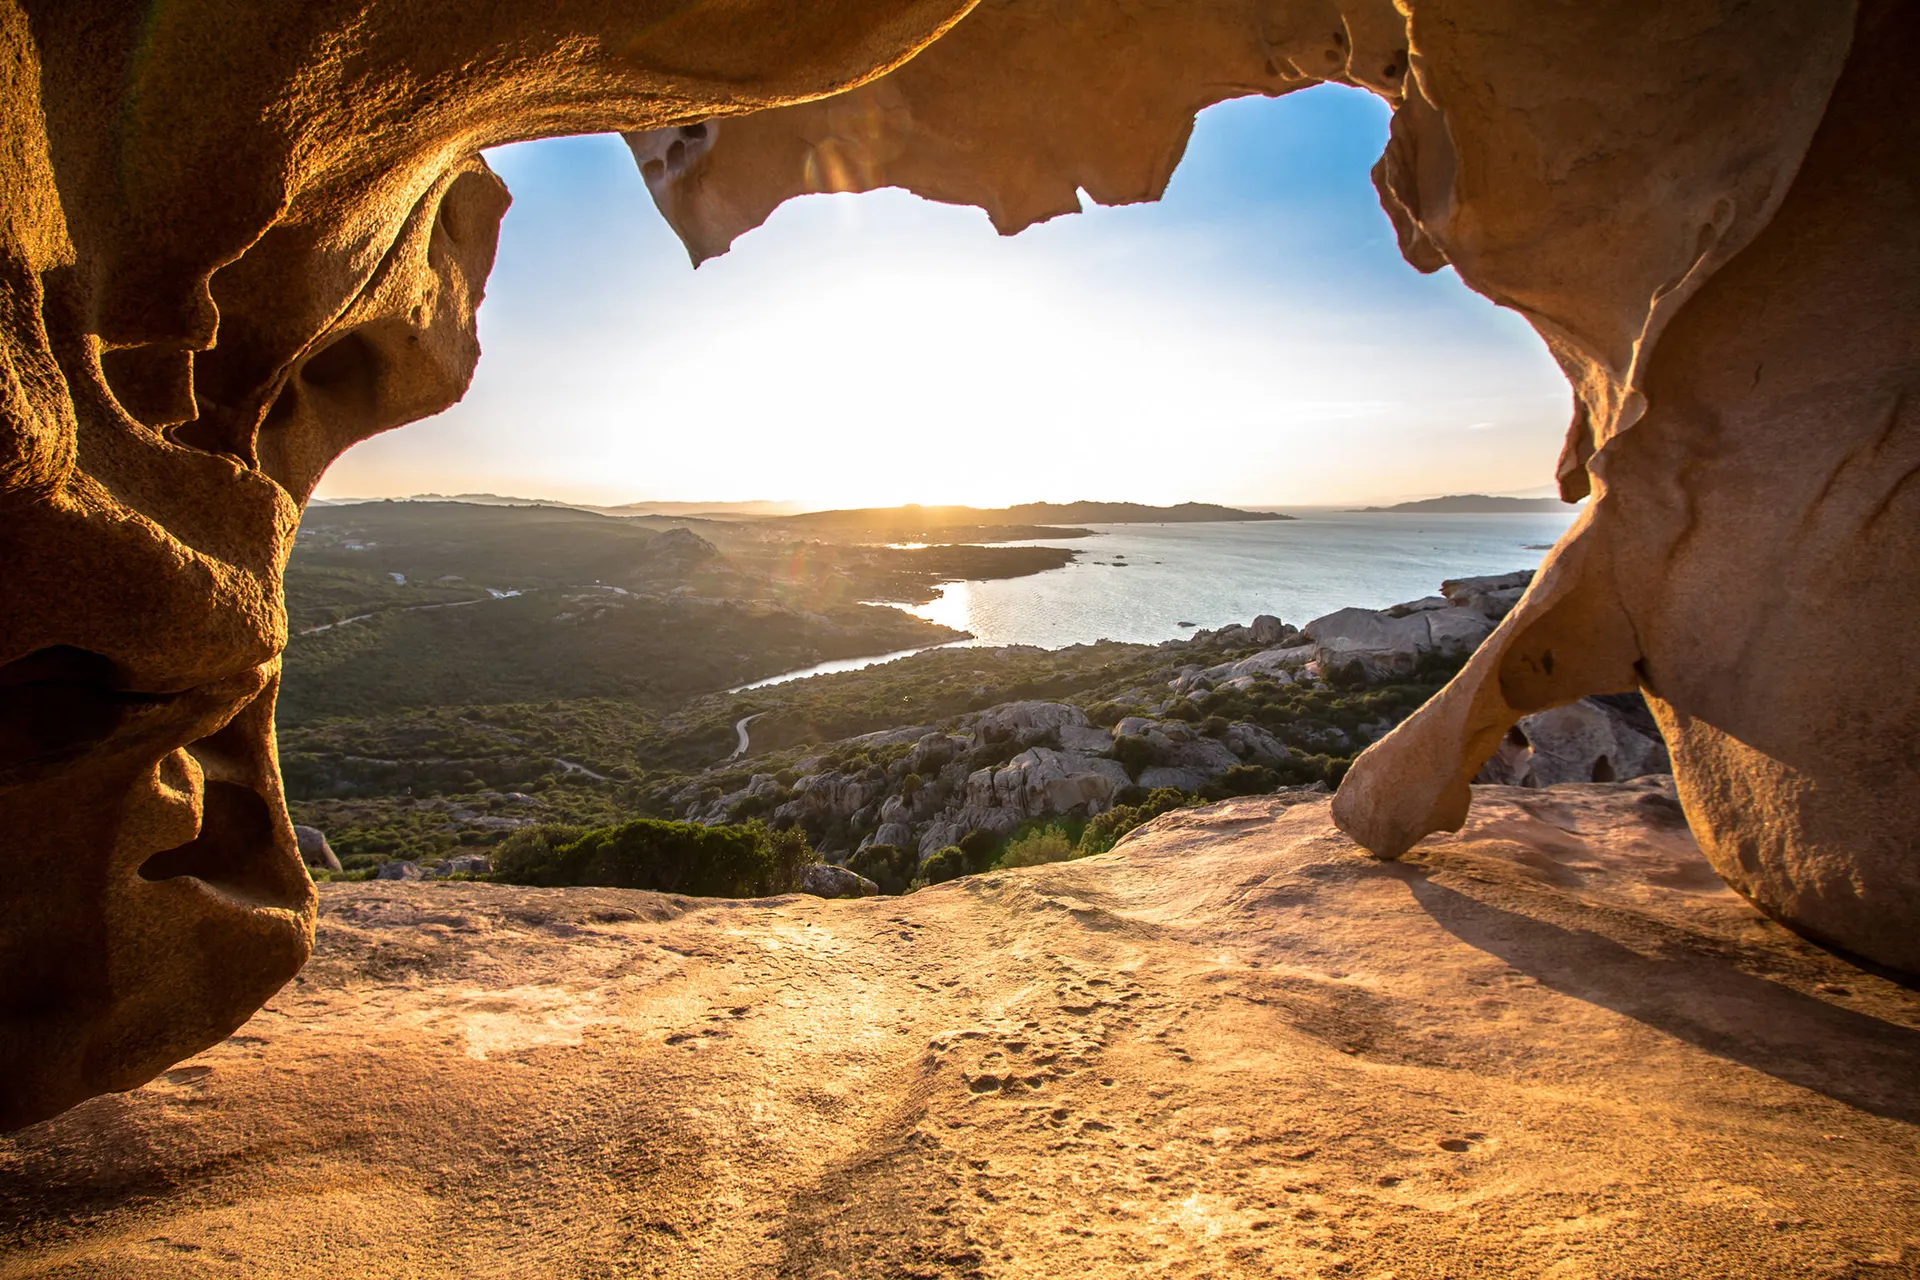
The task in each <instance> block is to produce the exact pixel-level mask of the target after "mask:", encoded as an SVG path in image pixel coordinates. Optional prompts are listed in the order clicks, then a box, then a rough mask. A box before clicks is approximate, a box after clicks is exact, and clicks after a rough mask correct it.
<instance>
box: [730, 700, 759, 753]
mask: <svg viewBox="0 0 1920 1280" xmlns="http://www.w3.org/2000/svg"><path fill="white" fill-rule="evenodd" d="M765 714H767V713H766V712H764V711H756V712H754V713H753V714H752V715H750V716H742V717H741V718H740V719H738V720H736V721H734V722H733V731H734V732H735V733H737V734H739V735H740V745H739V746H737V747H735V748H734V749H733V754H732V755H730V756H728V757H727V759H729V760H738V759H739V758H740V757H741V756H743V755H745V754H747V726H748V725H750V724H752V723H753V722H754V721H755V720H758V719H759V718H760V717H761V716H763V715H765Z"/></svg>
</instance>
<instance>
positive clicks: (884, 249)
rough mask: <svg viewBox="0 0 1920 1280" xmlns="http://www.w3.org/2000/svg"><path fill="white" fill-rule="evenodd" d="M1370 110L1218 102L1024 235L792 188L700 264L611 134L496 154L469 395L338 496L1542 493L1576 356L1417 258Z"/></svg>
mask: <svg viewBox="0 0 1920 1280" xmlns="http://www.w3.org/2000/svg"><path fill="white" fill-rule="evenodd" d="M1387 117H1388V112H1387V108H1386V106H1385V105H1384V104H1383V103H1381V102H1379V101H1378V100H1377V99H1375V98H1373V97H1372V96H1371V95H1368V94H1364V93H1361V92H1358V91H1354V90H1345V89H1340V88H1336V87H1333V86H1323V87H1321V88H1318V89H1313V90H1307V91H1303V92H1300V93H1296V94H1292V95H1289V96H1287V97H1285V98H1281V99H1278V100H1267V99H1259V98H1250V99H1241V100H1238V101H1235V102H1231V103H1224V104H1222V105H1220V106H1218V107H1215V108H1213V109H1211V110H1209V111H1207V112H1205V113H1203V114H1202V116H1201V117H1200V120H1199V122H1198V124H1197V125H1196V128H1195V131H1194V135H1193V139H1192V142H1191V144H1190V145H1189V147H1188V151H1187V155H1186V158H1185V159H1184V161H1183V162H1182V164H1181V166H1180V168H1179V170H1178V171H1177V172H1176V174H1175V176H1174V179H1173V182H1172V185H1171V187H1170V189H1169V191H1168V193H1167V196H1166V198H1165V199H1164V200H1163V201H1162V202H1160V203H1158V204H1150V205H1133V206H1126V207H1121V208H1112V209H1105V208H1098V207H1089V208H1088V209H1087V211H1085V212H1083V213H1081V214H1078V215H1072V216H1068V217H1063V218H1058V219H1055V220H1054V221H1052V222H1049V223H1046V224H1043V225H1041V226H1038V227H1034V228H1031V229H1030V230H1028V231H1026V232H1024V233H1022V234H1021V235H1019V236H1016V237H1012V238H1005V239H1003V238H1000V237H997V236H995V235H994V234H993V232H992V230H991V229H990V228H989V226H988V225H987V222H986V218H985V215H984V214H982V213H981V212H980V211H979V210H976V209H968V208H957V207H952V206H945V205H937V204H933V203H930V202H926V201H922V200H919V199H917V198H915V197H913V196H910V195H908V194H906V193H904V192H900V191H881V192H873V193H869V194H865V195H828V196H809V197H806V198H803V199H800V200H796V201H793V202H791V203H789V204H788V205H786V206H784V207H783V208H781V209H779V210H777V211H776V212H775V213H774V215H773V217H772V218H771V219H770V220H769V222H768V224H767V225H766V226H765V227H762V228H760V229H759V230H756V231H753V232H750V233H748V234H747V235H745V236H743V237H742V238H741V239H740V241H739V242H738V243H737V244H736V245H735V247H734V249H733V251H732V252H731V253H730V254H728V255H726V256H725V257H723V258H720V259H717V260H715V261H712V262H710V263H708V264H706V265H705V266H703V267H701V268H700V269H699V270H698V271H695V270H693V269H692V268H691V267H690V266H689V265H688V263H687V258H686V254H685V251H684V250H683V249H682V248H681V246H680V244H679V242H678V241H677V240H676V239H675V238H674V237H673V235H672V233H671V231H670V230H669V229H668V228H667V227H666V225H665V223H664V221H663V220H662V219H661V218H660V217H659V215H658V214H657V213H656V212H655V210H654V208H653V206H652V203H651V200H650V199H649V197H648V195H647V192H646V189H645V187H644V185H643V184H642V183H641V181H640V178H639V175H638V173H637V172H636V171H635V170H634V166H633V163H632V159H631V157H630V155H629V154H628V151H627V148H626V147H625V146H624V144H622V143H621V142H620V141H619V140H618V139H617V138H613V137H610V136H599V137H586V138H569V139H557V140H553V141H548V142H539V143H527V144H521V145H519V146H513V147H505V148H500V149H496V150H494V151H492V152H489V153H488V159H489V161H490V162H491V163H492V164H493V165H494V167H495V168H496V169H497V170H498V171H499V172H500V174H501V176H502V177H503V178H504V179H505V180H506V182H507V184H508V186H509V187H510V188H511V189H512V191H513V193H514V197H515V205H514V207H513V209H512V210H511V211H509V213H508V215H507V219H506V223H505V225H504V227H503V229H502V235H501V243H500V253H499V259H498V263H497V266H496V269H495V271H494V274H493V278H492V281H491V282H490V284H489V286H488V296H487V301H486V302H485V304H484V305H483V307H482V308H481V312H480V337H481V342H482V345H483V348H484V349H485V355H484V356H483V357H482V359H481V363H480V370H479V373H478V375H477V377H476V379H475V382H474V385H473V388H472V390H471V392H470V393H469V395H468V396H467V398H466V399H465V400H464V401H463V402H462V403H461V404H459V405H456V406H455V407H454V408H452V409H451V410H449V411H447V412H446V413H444V414H441V415H439V416H438V417H437V418H434V419H431V420H428V421H426V422H422V423H417V424H415V425H413V426H410V427H407V428H405V429H403V430H401V431H398V432H391V433H388V434H386V435H384V436H380V437H376V438H375V439H374V440H372V441H369V442H367V443H365V444H363V445H360V446H358V447H356V448H355V449H353V450H352V451H350V452H349V453H348V454H347V455H346V456H345V457H344V458H343V459H342V460H341V461H340V462H338V463H337V464H336V465H335V466H334V468H333V470H332V471H331V472H330V473H329V474H328V475H327V477H326V478H325V480H324V481H323V482H322V484H321V486H320V489H319V493H320V495H321V496H323V497H328V498H346V497H359V498H381V497H399V496H408V495H412V494H416V493H422V492H438V493H459V492H472V493H485V492H492V493H499V494H506V495H514V496H530V497H531V496H537V497H539V498H542V499H546V500H550V501H558V502H571V503H581V504H588V505H600V506H606V505H622V504H626V503H632V502H647V501H656V502H662V501H674V502H688V501H691V502H699V503H715V504H718V503H731V502H741V501H753V500H768V499H767V498H766V495H768V494H777V495H780V497H778V498H776V499H773V500H775V501H792V502H795V503H798V504H800V505H802V506H805V507H808V508H810V509H823V508H836V507H858V506H891V505H897V504H899V503H903V502H920V503H923V504H926V505H934V504H960V505H972V506H989V507H998V506H1007V505H1011V504H1015V503H1020V502H1029V501H1076V500H1082V499H1087V498H1089V496H1090V495H1094V497H1093V500H1099V501H1134V502H1146V503H1152V504H1155V505H1168V504H1171V503H1175V502H1181V501H1202V502H1219V503H1224V504H1227V505H1232V506H1241V507H1285V506H1290V505H1291V506H1307V505H1313V506H1336V507H1337V506H1347V505H1370V504H1386V503H1391V502H1399V501H1405V500H1409V499H1415V498H1423V497H1434V496H1440V495H1445V494H1453V493H1490V494H1518V493H1527V494H1532V493H1544V492H1548V491H1550V482H1551V479H1552V472H1553V464H1554V459H1555V456H1556V454H1557V452H1558V450H1559V446H1560V440H1561V437H1562V435H1563V434H1564V431H1565V427H1566V423H1567V420H1568V415H1569V412H1570V404H1571V401H1570V395H1569V392H1568V389H1567V386H1566V383H1565V380H1564V378H1563V377H1562V376H1561V374H1560V372H1559V370H1558V368H1557V366H1555V364H1554V362H1553V360H1552V358H1551V357H1550V356H1549V355H1548V353H1547V351H1546V348H1545V346H1544V344H1543V343H1542V342H1541V341H1540V340H1539V339H1538V337H1537V336H1536V335H1534V334H1533V332H1532V331H1531V329H1529V328H1528V327H1527V325H1526V324H1525V322H1524V321H1522V320H1521V319H1520V318H1519V317H1518V316H1516V315H1514V314H1512V313H1510V312H1507V311H1504V310H1502V309H1500V308H1498V307H1496V306H1494V305H1493V304H1492V303H1491V302H1488V301H1487V300H1485V299H1483V298H1480V297H1478V296H1477V295H1475V294H1473V293H1471V292H1470V291H1469V290H1467V289H1466V288H1465V287H1464V286H1463V285H1462V284H1461V283H1460V282H1459V280H1458V279H1457V277H1455V275H1454V273H1453V272H1452V271H1451V269H1448V270H1445V271H1442V272H1440V273H1437V274H1435V275H1432V276H1421V275H1420V274H1418V273H1417V272H1415V271H1414V270H1413V269H1412V268H1411V267H1409V266H1407V264H1406V263H1405V262H1404V261H1402V260H1401V258H1400V255H1399V252H1398V250H1397V248H1396V246H1395V242H1394V236H1393V232H1392V228H1391V226H1390V224H1389V223H1388V221H1387V218H1386V215H1385V214H1384V213H1382V212H1381V210H1380V208H1379V205H1378V201H1377V199H1376V197H1375V194H1374V192H1373V189H1372V185H1371V181H1370V178H1369V172H1368V171H1369V168H1370V166H1371V165H1372V164H1373V162H1374V160H1375V159H1376V158H1377V157H1378V155H1379V154H1380V151H1381V148H1382V146H1383V145H1384V142H1385V136H1386V123H1387Z"/></svg>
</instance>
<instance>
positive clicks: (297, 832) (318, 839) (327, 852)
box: [293, 825, 340, 871]
mask: <svg viewBox="0 0 1920 1280" xmlns="http://www.w3.org/2000/svg"><path fill="white" fill-rule="evenodd" d="M293 839H294V843H295V844H297V845H298V846H299V847H300V860H301V861H302V862H304V863H306V864H307V865H308V866H310V867H316V868H320V869H323V870H327V871H338V870H339V869H340V855H338V854H336V853H335V852H334V851H333V846H332V845H330V844H328V843H327V833H326V832H324V831H322V830H320V829H319V828H318V827H303V826H298V825H296V826H295V827H294V829H293Z"/></svg>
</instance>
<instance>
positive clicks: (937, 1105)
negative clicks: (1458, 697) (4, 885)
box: [0, 780, 1920, 1280]
mask: <svg viewBox="0 0 1920 1280" xmlns="http://www.w3.org/2000/svg"><path fill="white" fill-rule="evenodd" d="M321 910H322V918H321V925H320V936H319V948H318V951H317V954H316V956H315V960H314V962H313V964H312V965H311V966H310V967H309V968H308V969H307V970H306V972H305V973H304V974H303V975H302V976H301V978H300V979H299V980H298V981H297V982H296V984H295V985H292V986H289V987H288V988H287V989H286V990H285V991H284V992H282V993H281V995H280V996H279V997H278V998H277V999H276V1000H275V1001H274V1002H273V1004H272V1005H271V1006H270V1007H269V1008H267V1009H266V1010H263V1011H262V1012H261V1013H260V1015H259V1016H258V1017H256V1018H255V1019H254V1020H253V1021H252V1022H251V1023H249V1024H248V1025H247V1026H246V1027H245V1028H243V1029H242V1030H241V1032H240V1033H239V1034H237V1035H235V1036H234V1037H232V1038H231V1039H230V1040H228V1041H227V1042H225V1043H224V1044H221V1045H220V1046H218V1047H216V1048H215V1049H213V1050H211V1051H209V1052H207V1053H206V1054H203V1055H202V1056H200V1057H199V1058H197V1059H195V1060H193V1061H192V1062H190V1063H186V1064H183V1065H181V1066H180V1067H178V1068H176V1069H175V1070H173V1071H170V1072H168V1073H167V1074H166V1075H165V1076H164V1077H162V1078H161V1079H160V1080H157V1081H155V1082H153V1083H152V1084H150V1085H148V1086H146V1087H145V1088H142V1089H139V1090H137V1091H135V1092H133V1093H130V1094H125V1095H119V1096H114V1097H108V1098H100V1099H95V1100H94V1101H92V1102H89V1103H87V1104H85V1105H83V1106H81V1107H78V1108H76V1109H75V1110H73V1111H71V1112H69V1113H68V1114H66V1115H65V1116H62V1117H60V1118H58V1119H56V1120H54V1121H51V1122H48V1123H46V1124H42V1125H39V1126H36V1127H34V1128H32V1129H29V1130H25V1131H23V1132H21V1133H18V1134H15V1135H12V1136H11V1137H10V1138H0V1277H27V1276H33V1277H54V1276H60V1277H68V1276H73V1277H79V1276H115V1277H118V1276H140V1277H146V1276H156V1277H202V1276H246V1277H327V1278H328V1280H342V1278H344V1277H359V1276H377V1277H416V1276H417V1277H427V1276H433V1277H440V1276H448V1277H454V1276H457V1277H496V1276H497V1277H541V1278H546V1277H613V1276H654V1275H658V1276H676V1277H681V1276H684V1277H696V1276H697V1277H703V1278H704V1277H729V1276H784V1275H791V1276H817V1277H828V1276H839V1277H854V1276H861V1277H946V1276H1020V1277H1029V1276H1030V1277H1095V1276H1195V1277H1200V1276H1242V1275H1245V1276H1303V1277H1304V1276H1313V1277H1319V1276H1327V1277H1335V1276H1355V1277H1374V1278H1375V1280H1385V1278H1387V1277H1395V1278H1397V1280H1416V1278H1418V1280H1425V1278H1427V1277H1443V1276H1446V1277H1452V1276H1459V1277H1467V1276H1490V1277H1501V1278H1503V1280H1509V1278H1519V1277H1528V1278H1531V1277H1546V1278H1553V1280H1572V1278H1574V1277H1622V1278H1625V1277H1661V1278H1662V1280H1666V1278H1671V1277H1694V1276H1698V1277H1715V1278H1717V1280H1718V1278H1725V1277H1747V1276H1751V1277H1767V1278H1768V1280H1773V1278H1777V1277H1793V1276H1822V1277H1876V1278H1877V1277H1890V1276H1912V1275H1920V996H1917V995H1916V994H1915V993H1914V992H1913V991H1910V990H1907V989H1904V988H1902V987H1900V986H1897V985H1895V984H1893V983H1891V982H1888V981H1886V980H1884V979H1882V978H1878V977H1875V976H1872V975H1870V974H1867V973H1863V972H1861V971H1860V970H1858V969H1855V968H1852V967H1850V966H1848V965H1847V964H1845V963H1844V962H1842V961H1840V960H1837V959H1835V958H1833V957H1831V956H1829V955H1827V954H1825V953H1823V952H1821V951H1819V950H1817V949H1815V948H1813V947H1811V946H1809V945H1807V944H1805V943H1803V942H1801V941H1799V940H1798V939H1796V938H1794V937H1793V936H1792V935H1790V934H1788V933H1786V932H1785V931H1784V930H1782V929H1780V928H1779V927H1778V926H1776V925H1773V924H1771V923H1770V922H1768V921H1766V920H1763V919H1762V918H1760V917H1759V916H1758V915H1757V914H1756V913H1755V912H1754V911H1753V910H1752V909H1751V908H1749V907H1748V906H1747V905H1746V904H1745V903H1744V902H1743V901H1742V900H1741V899H1739V898H1738V897H1736V896H1735V895H1733V894H1732V893H1730V892H1729V891H1727V890H1726V889H1725V888H1724V887H1722V886H1721V884H1720V882H1719V880H1718V879H1717V878H1716V877H1714V876H1713V874H1712V873H1711V872H1710V871H1709V869H1708V868H1707V866H1706V864H1705V863H1704V862H1703V861H1702V860H1701V858H1700V856H1699V854H1698V852H1697V851H1696V850H1695V849H1694V847H1693V844H1692V841H1691V840H1690V838H1689V837H1688V835H1687V833H1686V830H1685V827H1684V825H1682V824H1681V822H1680V819H1679V811H1678V807H1677V806H1676V805H1675V804H1674V803H1673V801H1672V799H1671V794H1670V792H1668V791H1667V790H1665V789H1664V787H1663V786H1662V785H1661V784H1660V783H1657V782H1653V781H1651V780H1642V781H1640V782H1636V783H1625V784H1619V785H1598V784H1596V785H1588V786H1572V787H1559V788H1553V789H1551V790H1548V791H1521V790H1515V789H1508V788H1481V789H1480V794H1479V799H1478V803H1477V804H1476V806H1475V810H1474V818H1473V821H1472V823H1471V824H1470V825H1469V827H1468V828H1467V829H1466V830H1465V831H1464V832H1462V833H1461V834H1460V835H1459V836H1456V837H1447V838H1437V839H1434V840H1431V841H1429V842H1428V843H1427V844H1426V845H1423V846H1422V847H1421V848H1420V849H1419V850H1418V851H1416V853H1415V854H1414V855H1413V856H1412V857H1411V858H1409V860H1408V861H1407V862H1405V863H1402V864H1399V865H1387V864H1381V863H1377V862H1374V861H1372V860H1371V859H1369V858H1367V857H1365V856H1363V855H1362V854H1360V853H1359V852H1358V851H1357V850H1356V849H1355V848H1354V846H1353V845H1352V844H1351V843H1349V842H1348V841H1347V840H1346V839H1345V838H1344V837H1342V836H1340V835H1339V834H1338V833H1337V832H1336V831H1334V829H1333V828H1332V826H1331V825H1330V823H1329V821H1328V817H1327V809H1326V804H1325V802H1324V801H1322V802H1319V803H1309V804H1301V805H1298V806H1296V807H1293V808H1287V807H1286V806H1285V805H1284V804H1283V803H1282V802H1280V801H1279V800H1278V799H1276V798H1272V797H1261V798H1255V799H1248V800H1241V801H1233V802H1229V803H1227V804H1222V805H1216V806H1213V807H1211V808H1208V809H1204V810H1199V811H1191V812H1188V813H1185V814H1178V815H1170V816H1169V817H1168V818H1165V819H1162V820H1161V821H1160V822H1158V823H1156V824H1154V826H1153V827H1151V828H1150V829H1149V830H1148V831H1146V832H1145V833H1143V834H1142V835H1141V836H1138V837H1136V838H1135V839H1133V840H1131V841H1129V842H1128V843H1127V844H1126V845H1124V846H1123V847H1122V848H1120V849H1117V850H1115V851H1114V852H1113V853H1111V854H1107V855H1104V856H1102V857H1099V858H1095V859H1090V860H1087V861H1084V862H1078V863H1069V864H1064V865H1059V866H1053V867H1043V868H1036V869H1033V870H1029V871H1021V872H1004V873H994V874H990V875H986V876H979V877H973V878H970V879H967V880H964V881H959V882H955V883H953V884H950V885H945V886H941V887H939V888H936V889H931V890H927V891H924V892H921V893H918V894H914V895H912V896H910V897H906V898H892V899H888V898H882V899H868V900H866V901H861V902H824V901H820V900H818V899H811V898H783V899H774V900H770V901H765V902H755V903H727V902H713V901H706V900H688V899H673V898H664V897H660V896H657V895H651V894H643V893H631V892H622V891H616V890H538V889H515V888H506V887H500V886H490V885H471V884H468V885H458V884H438V885H436V884H426V885H408V884H380V883H370V884H354V885H344V884H343V885H334V886H326V887H323V889H322V891H321Z"/></svg>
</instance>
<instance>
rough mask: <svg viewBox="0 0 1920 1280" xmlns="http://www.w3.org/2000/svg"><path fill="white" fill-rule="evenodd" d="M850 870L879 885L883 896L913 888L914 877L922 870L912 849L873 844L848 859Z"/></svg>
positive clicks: (917, 856)
mask: <svg viewBox="0 0 1920 1280" xmlns="http://www.w3.org/2000/svg"><path fill="white" fill-rule="evenodd" d="M847 868H848V870H850V871H857V872H859V873H860V874H861V875H863V876H865V877H866V878H867V879H869V880H871V881H873V882H874V883H875V884H877V885H879V886H880V892H882V893H905V892H906V891H907V890H908V889H910V888H912V887H913V873H914V872H915V871H918V870H919V869H920V858H919V855H918V854H916V853H915V852H914V851H913V850H911V849H901V848H898V847H896V846H894V845H890V844H870V845H868V846H867V847H866V848H864V849H861V850H859V851H858V852H856V853H855V854H854V855H853V856H852V857H851V858H848V859H847Z"/></svg>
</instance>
